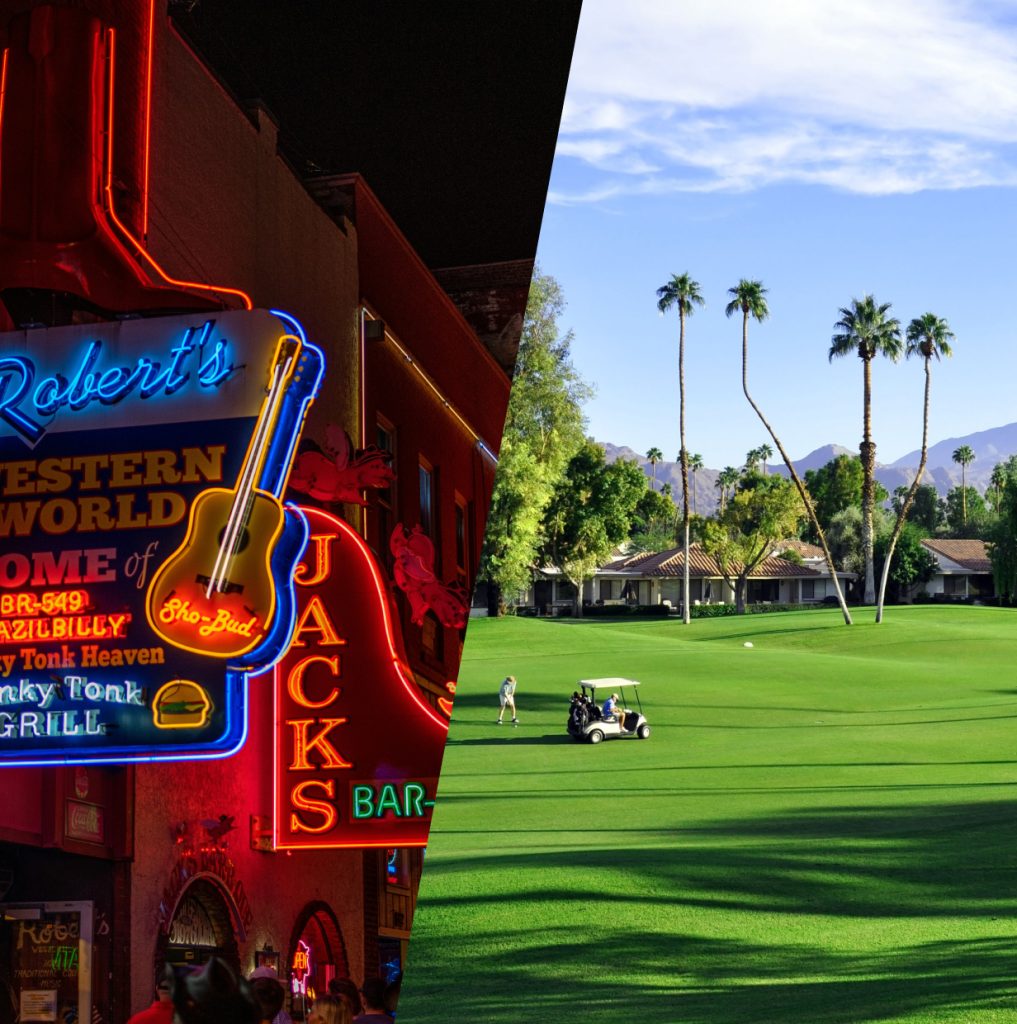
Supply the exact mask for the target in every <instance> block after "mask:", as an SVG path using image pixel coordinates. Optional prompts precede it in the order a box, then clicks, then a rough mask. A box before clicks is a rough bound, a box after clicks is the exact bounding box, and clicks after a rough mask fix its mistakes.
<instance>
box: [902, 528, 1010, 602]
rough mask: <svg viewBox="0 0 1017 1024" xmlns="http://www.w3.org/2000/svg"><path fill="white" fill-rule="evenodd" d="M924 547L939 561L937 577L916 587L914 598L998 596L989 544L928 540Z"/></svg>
mask: <svg viewBox="0 0 1017 1024" xmlns="http://www.w3.org/2000/svg"><path fill="white" fill-rule="evenodd" d="M922 547H924V548H925V549H926V550H928V551H930V552H931V553H932V556H933V557H934V558H935V559H936V574H935V576H933V577H932V579H931V580H929V582H928V583H920V584H918V585H917V586H916V587H913V588H912V591H911V596H912V597H914V596H916V595H917V594H921V593H925V594H928V595H929V596H930V597H942V598H945V599H949V598H951V597H952V598H965V597H993V596H994V595H995V593H996V588H995V584H994V582H993V579H992V561H991V560H990V558H989V552H988V551H987V550H986V547H985V541H981V540H937V539H926V540H923V541H922Z"/></svg>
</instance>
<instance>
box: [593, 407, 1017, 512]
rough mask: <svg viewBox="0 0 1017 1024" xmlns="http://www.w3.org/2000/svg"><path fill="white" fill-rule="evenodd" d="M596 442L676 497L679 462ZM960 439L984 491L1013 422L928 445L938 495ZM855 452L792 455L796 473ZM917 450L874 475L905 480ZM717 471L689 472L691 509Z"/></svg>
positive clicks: (955, 482) (708, 492)
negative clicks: (634, 464) (972, 457)
mask: <svg viewBox="0 0 1017 1024" xmlns="http://www.w3.org/2000/svg"><path fill="white" fill-rule="evenodd" d="M598 443H599V444H600V445H601V446H602V447H603V449H604V452H605V454H606V456H607V461H608V462H614V461H615V460H616V459H629V460H634V461H635V462H637V463H638V464H639V466H640V467H641V468H642V470H643V472H644V473H645V474H646V475H647V476H648V477H650V478H651V479H656V481H657V485H658V489H659V488H661V487H663V486H664V484H666V483H669V484H670V485H671V491H672V493H673V494H674V496H675V500H676V501H679V500H680V499H681V493H682V482H681V466H680V465H679V464H678V463H677V462H667V461H662V462H658V463H657V465H656V467H654V466H651V465H650V462H649V460H648V459H647V458H646V456H645V455H644V454H641V453H639V452H637V451H634V450H633V449H631V448H626V447H624V446H619V445H615V444H611V443H610V442H598ZM965 444H966V445H968V446H969V447H970V448H971V450H972V451H973V452H974V453H975V461H974V462H972V463H969V465H968V467H967V483H968V486H969V487H976V488H977V489H978V490H979V491H982V492H984V491H985V490H986V489H987V488H988V486H989V478H990V476H991V475H992V470H993V467H994V466H995V465H996V463H998V462H1003V461H1004V460H1006V459H1008V458H1009V457H1010V456H1011V455H1017V423H1008V424H1007V425H1006V426H1003V427H993V428H992V429H990V430H980V431H978V432H977V433H974V434H967V435H965V436H963V437H948V438H946V439H945V440H943V441H938V442H936V444H933V445H930V446H929V461H928V465H927V466H926V468H925V478H924V481H923V482H924V483H927V484H932V485H933V486H934V487H935V488H936V490H937V491H938V492H939V493H940V495H941V496H945V495H946V493H947V492H948V491H949V490H950V489H951V488H952V487H959V486H960V483H961V467H960V466H959V465H958V464H957V463H956V462H954V461H953V453H954V451H956V450H957V449H958V448H960V447H961V445H965ZM771 447H772V446H771ZM857 454H858V451H857V449H853V448H845V447H844V446H843V445H839V444H827V445H823V446H822V447H821V448H816V449H815V450H813V451H811V452H809V453H808V455H805V456H803V457H802V458H801V459H795V468H796V469H797V470H798V472H799V474H801V475H802V476H804V475H805V473H806V472H807V471H808V470H810V469H819V468H820V467H821V466H825V465H826V463H828V462H829V461H830V460H831V459H834V458H836V457H837V456H838V455H857ZM920 454H921V452H920V451H919V450H918V449H915V451H913V452H909V453H908V454H907V455H904V456H902V457H901V458H899V459H897V460H896V461H895V462H891V463H879V462H877V463H876V479H877V480H878V481H879V482H880V483H881V484H882V485H883V486H884V487H885V488H886V489H887V490H888V491H889V492H890V493H891V494H892V493H893V491H894V489H895V488H897V487H901V486H907V485H909V484H910V483H911V481H912V480H913V479H914V475H915V470H917V468H918V459H919V456H920ZM766 471H767V472H768V473H770V472H772V473H778V474H780V475H782V476H787V469H786V468H785V467H784V465H783V464H782V463H777V464H774V463H767V466H766ZM719 475H720V470H719V469H708V468H705V467H704V468H703V469H701V470H699V472H698V473H695V474H694V480H693V479H692V478H691V476H690V483H691V484H692V486H691V487H690V489H689V497H690V500H691V502H692V505H693V508H694V510H695V511H696V512H698V513H699V514H700V515H710V514H711V513H712V512H713V511H714V510H715V509H716V508H717V505H718V501H719V497H720V491H719V489H718V488H717V477H718V476H719Z"/></svg>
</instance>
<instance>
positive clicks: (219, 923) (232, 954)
mask: <svg viewBox="0 0 1017 1024" xmlns="http://www.w3.org/2000/svg"><path fill="white" fill-rule="evenodd" d="M230 899H231V898H230V897H229V896H228V895H226V894H225V893H224V892H223V890H222V889H221V888H220V887H219V886H218V885H217V884H216V883H215V882H214V881H212V880H211V879H209V878H196V879H194V881H193V882H191V883H190V884H189V885H188V886H187V888H186V889H185V890H184V891H183V893H182V894H181V896H180V900H179V902H178V903H177V907H176V911H175V912H174V914H173V918H172V920H171V922H170V926H169V929H168V932H162V933H160V935H159V949H158V950H157V951H156V960H157V962H159V963H171V964H175V965H189V966H197V965H200V964H204V963H207V962H208V960H209V959H211V958H212V957H213V956H216V957H219V958H220V959H221V960H225V961H226V963H228V964H229V965H230V967H232V968H233V969H234V970H235V971H237V972H238V973H239V971H240V952H239V948H238V943H237V934H236V932H235V930H234V914H233V913H232V912H231V908H230V906H229V903H228V902H227V901H228V900H230Z"/></svg>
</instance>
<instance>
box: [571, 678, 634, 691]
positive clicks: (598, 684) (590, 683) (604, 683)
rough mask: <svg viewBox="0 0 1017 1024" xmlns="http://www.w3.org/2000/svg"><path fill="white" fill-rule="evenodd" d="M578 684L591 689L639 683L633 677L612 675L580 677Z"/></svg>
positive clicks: (604, 688)
mask: <svg viewBox="0 0 1017 1024" xmlns="http://www.w3.org/2000/svg"><path fill="white" fill-rule="evenodd" d="M579 685H580V686H586V687H588V688H589V689H591V690H613V689H614V688H615V687H619V686H638V685H639V683H637V682H636V680H635V679H620V678H618V677H612V678H611V679H580V680H579Z"/></svg>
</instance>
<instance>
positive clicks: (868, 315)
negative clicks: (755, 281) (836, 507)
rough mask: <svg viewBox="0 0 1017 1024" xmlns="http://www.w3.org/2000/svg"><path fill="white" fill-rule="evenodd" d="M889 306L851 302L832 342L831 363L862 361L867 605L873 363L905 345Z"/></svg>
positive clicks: (872, 585)
mask: <svg viewBox="0 0 1017 1024" xmlns="http://www.w3.org/2000/svg"><path fill="white" fill-rule="evenodd" d="M889 311H890V303H889V302H885V303H883V304H882V305H877V304H876V300H875V299H874V298H873V297H872V296H871V295H866V296H865V297H864V298H863V299H852V300H851V305H850V306H843V307H841V310H840V320H838V321H837V323H836V324H834V330H835V331H836V333H835V334H834V335H833V337H832V338H831V339H830V353H829V355H830V360H831V362H832V361H833V360H834V359H836V358H837V357H839V356H846V355H851V354H854V355H856V356H858V358H859V359H861V361H862V384H863V388H862V394H863V413H862V443H861V445H860V446H859V454H860V455H861V459H862V473H863V476H862V528H863V541H864V545H865V591H864V597H863V600H864V602H865V604H874V603H875V600H876V579H875V573H874V568H873V561H872V560H873V539H874V534H873V517H874V514H875V508H876V489H875V484H876V445H875V442H874V441H873V440H872V361H873V359H875V358H876V356H878V355H883V356H886V357H887V358H888V359H891V360H892V361H893V362H897V361H898V360H899V359H900V357H901V352H902V349H903V342H902V341H901V334H900V321H899V320H897V319H896V318H895V317H891V316H889Z"/></svg>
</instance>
